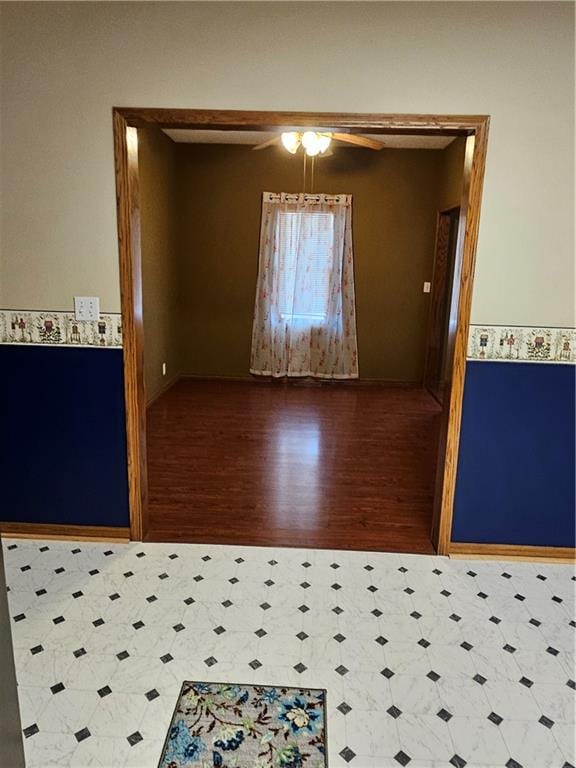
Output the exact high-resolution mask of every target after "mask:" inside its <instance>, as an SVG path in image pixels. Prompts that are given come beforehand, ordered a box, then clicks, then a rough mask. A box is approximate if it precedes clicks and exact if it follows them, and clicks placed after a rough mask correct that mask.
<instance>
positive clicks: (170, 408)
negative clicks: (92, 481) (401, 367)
mask: <svg viewBox="0 0 576 768" xmlns="http://www.w3.org/2000/svg"><path fill="white" fill-rule="evenodd" d="M147 420H148V438H147V442H148V479H149V504H150V506H149V529H148V532H147V536H146V538H147V540H148V541H187V542H199V543H215V544H242V545H262V546H274V545H278V546H293V547H318V548H335V549H358V550H380V551H389V552H390V551H402V552H420V553H430V552H433V548H432V544H431V542H430V525H431V515H432V498H433V480H434V472H435V463H436V445H437V441H438V430H439V424H440V406H439V405H438V403H437V402H436V401H435V400H434V399H433V398H432V397H431V396H430V395H429V394H428V393H426V392H425V391H423V390H420V389H409V388H404V387H394V386H390V387H387V386H374V385H362V384H356V385H346V384H337V383H332V382H331V383H325V384H314V383H312V384H310V383H307V384H303V383H298V382H294V381H289V382H259V381H256V382H252V381H246V382H244V381H226V380H198V379H182V380H180V381H179V382H178V383H177V384H176V385H175V386H174V387H172V388H171V389H170V390H169V391H168V392H166V393H165V394H164V395H162V396H161V397H160V398H159V399H158V400H157V401H155V402H154V403H153V405H152V406H151V407H150V409H149V411H148V419H147Z"/></svg>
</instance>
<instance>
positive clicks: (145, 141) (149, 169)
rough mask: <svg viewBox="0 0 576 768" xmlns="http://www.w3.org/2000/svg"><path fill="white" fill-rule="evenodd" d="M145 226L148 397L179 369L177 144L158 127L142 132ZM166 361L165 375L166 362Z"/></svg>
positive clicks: (143, 284) (143, 228)
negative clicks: (164, 370)
mask: <svg viewBox="0 0 576 768" xmlns="http://www.w3.org/2000/svg"><path fill="white" fill-rule="evenodd" d="M138 138H139V141H138V161H139V167H140V211H141V226H142V302H143V307H144V380H145V384H146V399H147V401H148V402H149V401H150V400H151V399H152V398H154V397H155V396H156V395H157V394H158V393H159V392H160V391H161V390H162V389H163V388H164V387H165V386H166V385H167V384H168V383H169V382H170V381H171V380H173V379H174V378H175V377H176V376H178V375H179V374H180V361H179V355H178V332H179V330H178V320H179V315H180V307H179V301H178V298H179V295H180V294H179V277H180V274H179V266H178V259H177V256H178V248H177V242H176V212H177V200H176V176H175V161H176V158H175V151H174V150H175V145H174V143H173V142H172V141H171V140H170V139H169V138H168V137H167V136H165V135H164V134H163V133H162V132H161V131H159V130H158V129H156V128H146V129H141V130H140V131H139V132H138ZM163 362H165V363H166V376H165V377H164V376H163V375H162V363H163Z"/></svg>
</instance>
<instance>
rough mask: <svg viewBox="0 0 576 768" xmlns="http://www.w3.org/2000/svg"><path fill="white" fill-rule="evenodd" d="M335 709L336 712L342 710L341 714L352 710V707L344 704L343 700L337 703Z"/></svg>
mask: <svg viewBox="0 0 576 768" xmlns="http://www.w3.org/2000/svg"><path fill="white" fill-rule="evenodd" d="M336 709H337V710H338V712H342V714H343V715H347V714H348V712H352V707H351V706H350V704H346V702H345V701H343V702H342V704H338V706H337V707H336Z"/></svg>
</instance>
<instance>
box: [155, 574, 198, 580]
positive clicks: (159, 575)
mask: <svg viewBox="0 0 576 768" xmlns="http://www.w3.org/2000/svg"><path fill="white" fill-rule="evenodd" d="M158 578H159V579H161V580H162V581H164V579H169V578H170V576H168V574H167V573H160V574H158ZM201 579H202V576H200V578H198V576H196V577H195V578H194V581H201Z"/></svg>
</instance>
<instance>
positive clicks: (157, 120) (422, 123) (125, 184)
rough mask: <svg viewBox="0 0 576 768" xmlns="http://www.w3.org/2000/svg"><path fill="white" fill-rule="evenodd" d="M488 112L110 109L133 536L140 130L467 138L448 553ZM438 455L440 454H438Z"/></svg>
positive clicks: (137, 463) (439, 526)
mask: <svg viewBox="0 0 576 768" xmlns="http://www.w3.org/2000/svg"><path fill="white" fill-rule="evenodd" d="M489 123H490V118H489V116H488V115H411V114H362V113H359V114H355V113H341V112H337V113H331V112H256V111H250V112H245V111H239V110H214V109H154V108H136V107H114V108H113V125H114V161H115V169H116V202H117V227H118V251H119V259H120V294H121V311H122V334H123V345H124V346H123V354H124V392H125V403H126V433H127V453H128V486H129V504H130V535H131V538H132V539H133V540H137V541H141V540H142V539H143V537H144V536H145V533H146V530H147V497H148V490H147V472H146V402H145V392H144V366H143V361H144V334H143V315H142V270H141V249H140V207H139V191H138V188H139V173H138V138H137V129H138V128H139V127H144V126H151V125H155V126H157V127H159V128H198V129H200V128H201V129H204V130H206V129H211V130H245V131H254V130H279V129H280V128H282V129H284V130H291V129H298V128H301V127H308V128H317V129H324V130H326V129H330V128H332V129H336V130H337V131H339V132H342V133H344V132H348V133H380V134H384V135H385V134H407V135H421V136H430V135H432V136H439V135H440V136H466V137H469V139H470V140H469V141H467V147H466V157H465V162H464V184H463V194H462V199H461V201H460V210H461V222H462V220H463V219H464V220H465V223H466V224H465V228H463V233H462V236H461V237H460V238H459V239H460V242H459V245H458V247H459V248H461V269H460V274H459V275H455V278H454V279H455V281H456V280H458V283H459V304H458V322H457V328H456V334H455V339H454V359H453V366H452V376H451V381H452V385H451V392H450V402H449V407H448V411H447V419H446V423H445V427H444V434H443V435H442V436H441V442H440V449H441V451H443V453H444V460H443V462H442V461H441V465H443V471H442V472H441V477H440V478H439V480H440V482H439V487H438V490H437V498H438V503H437V504H435V512H434V517H433V525H432V533H431V536H432V543H433V544H434V546H435V547H436V550H437V552H438V554H441V555H447V554H448V553H449V551H450V538H451V530H452V513H453V504H454V492H455V486H456V468H457V462H458V446H459V441H460V422H461V417H462V397H463V393H464V375H465V370H466V349H467V344H468V328H469V324H470V309H471V303H472V283H473V277H474V265H475V260H476V245H477V240H478V227H479V221H480V207H481V199H482V187H483V182H484V168H485V163H486V150H487V144H488V128H489ZM440 459H442V456H441V457H440Z"/></svg>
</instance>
